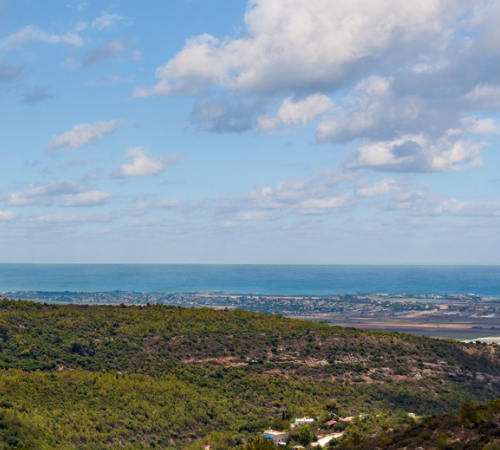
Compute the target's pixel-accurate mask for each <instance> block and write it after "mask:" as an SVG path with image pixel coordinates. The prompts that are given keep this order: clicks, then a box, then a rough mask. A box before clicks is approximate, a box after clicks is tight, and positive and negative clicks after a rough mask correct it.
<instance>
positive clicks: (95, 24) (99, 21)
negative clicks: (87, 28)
mask: <svg viewBox="0 0 500 450" xmlns="http://www.w3.org/2000/svg"><path fill="white" fill-rule="evenodd" d="M121 20H124V17H123V16H120V15H119V14H109V13H106V14H103V15H102V16H99V17H97V18H96V19H94V20H93V21H92V24H91V27H92V28H96V29H98V30H109V29H110V28H113V26H114V24H115V23H116V22H118V21H121Z"/></svg>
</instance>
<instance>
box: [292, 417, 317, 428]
mask: <svg viewBox="0 0 500 450" xmlns="http://www.w3.org/2000/svg"><path fill="white" fill-rule="evenodd" d="M313 422H314V419H311V418H310V417H301V418H300V419H295V420H294V421H293V422H292V425H291V426H292V428H295V427H300V426H302V425H306V424H309V425H311V423H313Z"/></svg>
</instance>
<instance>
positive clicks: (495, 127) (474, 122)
mask: <svg viewBox="0 0 500 450" xmlns="http://www.w3.org/2000/svg"><path fill="white" fill-rule="evenodd" d="M462 124H463V125H464V131H466V132H468V133H474V134H500V123H499V122H498V120H496V119H492V118H486V119H479V118H477V117H466V118H465V119H463V120H462Z"/></svg>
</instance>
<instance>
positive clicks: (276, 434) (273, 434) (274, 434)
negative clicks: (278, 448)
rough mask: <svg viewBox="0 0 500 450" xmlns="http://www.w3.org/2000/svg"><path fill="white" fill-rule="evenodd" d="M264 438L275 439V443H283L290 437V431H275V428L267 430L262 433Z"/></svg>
mask: <svg viewBox="0 0 500 450" xmlns="http://www.w3.org/2000/svg"><path fill="white" fill-rule="evenodd" d="M261 436H262V437H263V438H266V439H269V440H270V441H273V444H274V445H279V444H281V443H286V440H287V439H288V436H289V433H286V432H284V431H274V430H266V431H264V433H262V434H261Z"/></svg>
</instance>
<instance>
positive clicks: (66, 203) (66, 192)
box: [0, 180, 112, 207]
mask: <svg viewBox="0 0 500 450" xmlns="http://www.w3.org/2000/svg"><path fill="white" fill-rule="evenodd" d="M111 198H112V196H111V194H109V193H107V192H101V191H96V190H92V189H91V188H90V186H89V185H87V184H81V183H76V182H75V181H73V180H61V181H56V182H54V183H49V184H36V185H32V186H29V187H28V188H27V189H26V190H25V191H24V192H14V193H12V194H6V195H5V194H4V195H1V196H0V200H1V201H2V202H3V203H5V204H6V205H11V206H30V205H40V206H51V205H56V206H63V207H73V206H99V205H103V204H106V203H108V202H109V201H110V200H111Z"/></svg>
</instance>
